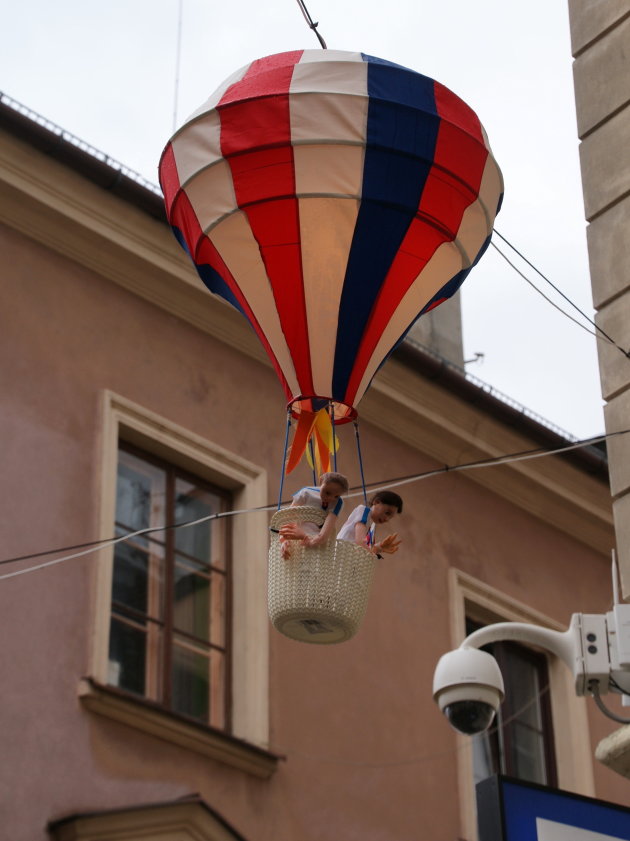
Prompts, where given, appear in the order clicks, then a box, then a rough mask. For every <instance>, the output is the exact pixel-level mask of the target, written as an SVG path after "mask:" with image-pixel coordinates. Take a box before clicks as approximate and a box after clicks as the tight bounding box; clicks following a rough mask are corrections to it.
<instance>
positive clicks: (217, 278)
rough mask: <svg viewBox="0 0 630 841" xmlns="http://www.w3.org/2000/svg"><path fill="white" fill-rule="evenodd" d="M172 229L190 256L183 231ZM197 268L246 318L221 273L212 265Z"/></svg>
mask: <svg viewBox="0 0 630 841" xmlns="http://www.w3.org/2000/svg"><path fill="white" fill-rule="evenodd" d="M172 231H173V233H174V234H175V239H176V240H177V242H178V243H179V244H180V245H181V247H182V248H183V249H184V251H185V252H186V254H188V256H189V257H190V251H189V250H188V246H187V245H186V241H185V240H184V237H183V235H182V232H181V231H180V230H179V228H176V227H174V226H173V227H172ZM191 260H192V257H191ZM193 262H194V261H193ZM195 268H196V269H197V274H198V275H199V277H200V278H201V279H202V281H203V282H204V284H205V285H206V286H207V287H208V289H209V290H210V291H211V292H212V293H213V294H214V295H218V296H219V297H220V298H223V300H224V301H227V302H228V304H232V306H233V307H234V308H235V309H237V310H238V311H239V312H240V313H241V314H242V315H244V316H245V318H247V316H246V315H245V313H244V312H243V309H242V307H241V305H240V304H239V302H238V301H237V299H236V298H235V296H234V294H233V292H232V290H231V289H230V287H229V286H228V285H227V283H226V282H225V281H224V280H223V278H222V277H221V275H220V274H219V273H218V272H216V271H215V270H214V269H213V268H212V266H209V265H207V264H204V265H201V266H197V265H195ZM247 322H248V323H249V318H247Z"/></svg>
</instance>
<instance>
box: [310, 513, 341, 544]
mask: <svg viewBox="0 0 630 841" xmlns="http://www.w3.org/2000/svg"><path fill="white" fill-rule="evenodd" d="M336 531H337V515H336V514H335V513H334V512H333V511H329V512H328V514H327V515H326V519H325V520H324V525H323V526H322V527H321V529H320V532H319V534H318V535H315V537H307V536H306V535H304V540H303V541H302V542H303V543H304V545H305V546H320V545H321V544H322V543H326V542H327V541H328V540H330V538H331V537H333V536H334V535H335V533H336Z"/></svg>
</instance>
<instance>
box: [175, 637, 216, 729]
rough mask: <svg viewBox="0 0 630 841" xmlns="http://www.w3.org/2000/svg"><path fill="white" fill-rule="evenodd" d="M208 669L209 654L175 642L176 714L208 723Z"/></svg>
mask: <svg viewBox="0 0 630 841" xmlns="http://www.w3.org/2000/svg"><path fill="white" fill-rule="evenodd" d="M208 668H209V661H208V655H207V653H201V652H199V651H198V650H196V649H191V648H185V647H184V646H183V645H179V644H178V643H177V642H175V644H174V645H173V698H172V704H173V709H174V710H175V712H179V713H184V714H185V715H190V716H193V717H194V718H199V719H201V720H202V721H205V722H207V721H208V700H209V699H208V686H209V675H208Z"/></svg>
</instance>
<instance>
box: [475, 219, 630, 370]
mask: <svg viewBox="0 0 630 841" xmlns="http://www.w3.org/2000/svg"><path fill="white" fill-rule="evenodd" d="M493 232H494V233H495V234H496V235H497V236H498V237H499V238H500V239H501V240H502V241H503V242H504V243H505V244H506V245H507V246H509V247H510V248H511V249H512V251H514V253H515V254H517V255H518V256H519V257H520V258H521V260H523V262H524V263H526V264H527V265H528V266H529V267H530V268H532V269H533V270H534V271H535V272H536V274H538V275H539V276H540V277H541V278H542V279H543V280H544V281H545V283H547V284H549V286H551V288H552V289H553V290H554V292H556V293H557V294H558V295H560V297H561V298H563V299H564V300H565V301H566V302H567V303H568V304H570V305H571V306H572V307H573V309H574V310H576V312H578V313H579V314H580V315H581V316H582V318H584V319H585V320H586V321H587V322H588V323H589V324H590V325H591V326H592V327H594V328H595V330H596V331H597V333H599V334H600V335H601V336H602V337H603V338H604V339H606V340H607V341H608V342H609V343H610V344H611V345H613V346H614V347H616V348H617V350H618V351H620V352H621V353H622V354H623V355H624V356H625V357H626V358H630V351H627V350H624V348H622V347H621V345H620V344H618V342H616V341H615V340H614V339H613V338H612V337H611V336H609V335H608V333H607V332H606V331H605V330H603V329H602V328H601V327H600V326H599V325H598V324H596V322H595V321H594V320H593V319H592V318H590V317H589V316H588V315H587V314H586V313H585V312H584V311H583V310H581V309H580V308H579V307H578V305H577V304H576V303H574V302H573V301H572V300H571V299H570V298H569V297H568V295H565V293H564V292H563V291H562V290H561V289H560V288H559V287H558V286H556V285H555V283H553V282H552V281H551V280H550V279H549V278H548V277H547V276H546V275H545V274H544V273H543V272H541V270H540V269H539V268H538V267H537V266H535V265H534V263H532V262H531V261H530V260H528V259H527V257H526V256H525V255H524V254H523V253H522V252H521V251H519V249H518V248H517V247H516V246H515V245H513V244H512V243H511V242H510V241H509V240H508V239H507V237H504V236H503V234H502V233H500V232H499V231H497V229H496V228H494V231H493ZM492 245H493V246H494V248H495V249H496V250H497V251H498V252H499V254H501V256H502V257H503V258H504V260H506V261H507V262H508V263H509V264H510V266H512V268H513V269H514V270H515V271H516V272H517V273H518V274H519V275H520V276H521V277H523V278H524V279H525V280H526V281H527V282H528V283H529V284H530V285H531V286H532V287H533V288H534V289H536V291H537V292H538V293H539V294H540V295H542V296H543V298H545V300H547V301H548V302H549V303H550V304H552V306H554V307H556V309H558V310H560V312H561V313H562V314H563V315H565V316H566V317H567V318H570V319H571V321H575V319H574V318H572V316H570V315H569V314H568V313H566V312H564V310H562V309H560V307H558V306H557V304H555V303H554V302H553V301H550V300H549V298H547V296H546V295H544V294H543V293H542V292H541V291H540V289H538V287H537V286H536V285H535V284H534V283H532V281H531V280H529V278H527V277H525V275H524V274H522V272H520V271H519V270H518V269H517V268H516V266H514V264H513V263H511V262H510V260H509V259H508V258H507V257H506V256H505V255H504V254H503V252H502V251H501V250H500V249H499V248H498V247H497V246H496V244H495V243H492ZM575 323H576V324H579V326H580V327H584V325H582V324H580V323H579V322H577V321H576V322H575ZM584 329H586V328H584ZM587 332H590V331H588V330H587Z"/></svg>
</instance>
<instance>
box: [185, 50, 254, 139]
mask: <svg viewBox="0 0 630 841" xmlns="http://www.w3.org/2000/svg"><path fill="white" fill-rule="evenodd" d="M251 66H252V65H251V63H250V64H246V65H245V67H240V68H239V69H238V70H236V71H235V72H234V73H232V75H231V76H228V77H227V79H226V80H225V81H224V82H221V84H220V85H219V87H218V88H217V89H216V90H215V91H214V93H212V94H210V96H209V97H208V99H207V100H206V101H205V102H204V103H203V105H200V106H199V108H197V110H196V111H193V112H192V114H191V115H190V116H189V117H187V118H186V119H185V120H184V122H183V123H182V125H181V127H180V129H179V131H181V130H182V128H183V127H184V126H185V125H187V124H188V123H190V122H192V121H193V120H195V119H196V118H197V117H200V116H201V115H202V114H206V113H207V112H208V111H211V110H212V109H213V108H216V107H217V105H218V104H219V102H220V101H221V99H222V98H223V94H224V93H225V92H226V90H227V89H228V88H229V87H230V85H233V84H234V83H235V82H240V81H241V79H242V78H243V76H245V74H246V73H247V71H248V70H249V68H250V67H251Z"/></svg>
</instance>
